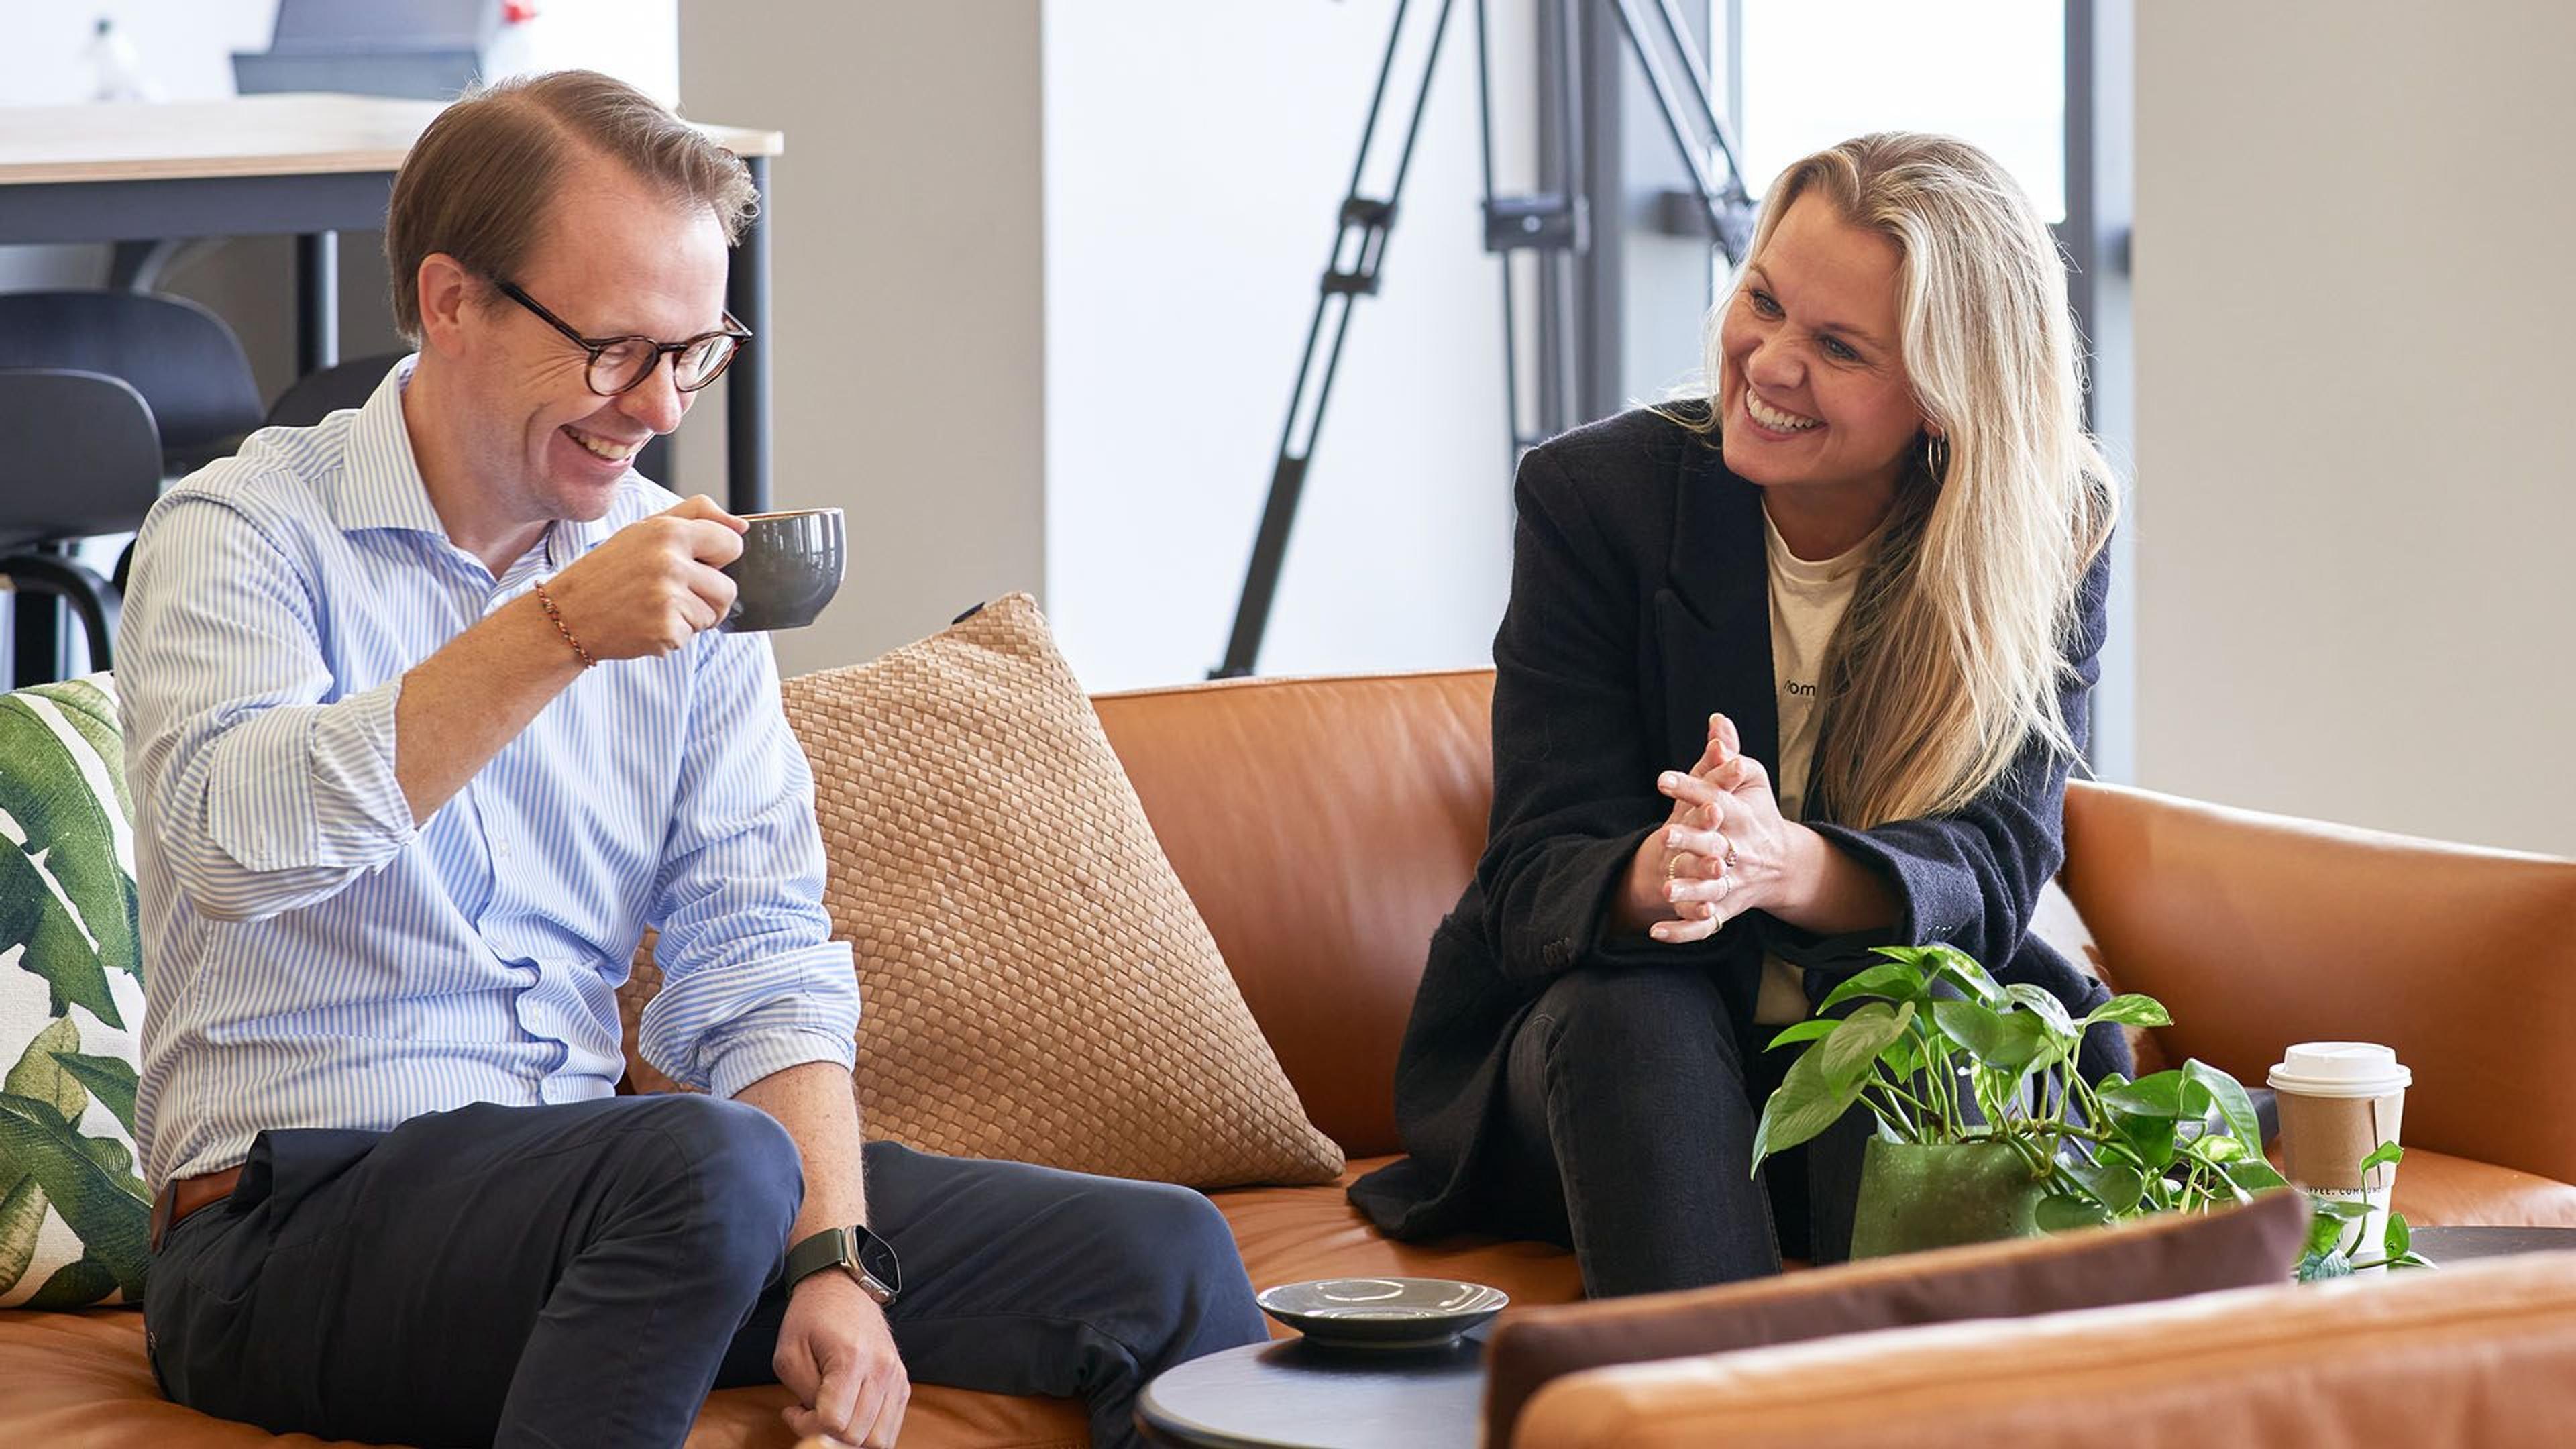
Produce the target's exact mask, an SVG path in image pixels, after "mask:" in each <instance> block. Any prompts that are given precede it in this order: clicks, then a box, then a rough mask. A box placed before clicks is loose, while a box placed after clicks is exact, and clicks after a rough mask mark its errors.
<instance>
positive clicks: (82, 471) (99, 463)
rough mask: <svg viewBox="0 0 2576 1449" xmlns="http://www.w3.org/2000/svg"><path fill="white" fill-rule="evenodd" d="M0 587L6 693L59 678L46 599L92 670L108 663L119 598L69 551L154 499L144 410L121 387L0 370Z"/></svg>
mask: <svg viewBox="0 0 2576 1449" xmlns="http://www.w3.org/2000/svg"><path fill="white" fill-rule="evenodd" d="M0 437H5V438H7V439H8V444H7V446H5V447H0V578H6V579H7V580H8V581H9V583H10V585H11V586H12V587H13V588H14V589H15V590H16V594H17V598H16V604H17V608H16V611H15V612H16V614H17V620H16V634H17V645H18V647H17V651H16V654H17V657H16V666H15V668H14V670H13V673H14V674H15V675H16V678H15V679H14V680H13V681H12V687H13V688H14V687H16V686H18V685H26V684H40V683H43V682H45V681H46V680H49V679H53V678H57V677H59V675H60V674H61V672H62V667H63V661H62V658H61V649H60V646H59V644H58V642H57V641H58V639H59V637H60V630H59V628H58V627H57V624H56V619H55V611H54V607H53V605H52V603H51V600H53V599H60V600H61V601H62V602H63V603H64V604H65V605H66V606H68V607H69V608H70V609H71V611H72V613H73V614H74V615H76V616H77V617H78V618H79V620H80V624H81V628H82V631H83V632H84V633H85V634H86V635H87V636H88V640H89V667H90V668H92V669H108V668H112V667H114V664H115V653H114V650H115V639H116V620H117V613H118V610H119V608H120V606H121V602H122V599H123V592H122V591H121V590H120V589H119V588H118V587H117V586H116V585H115V584H112V583H110V582H108V581H107V580H106V579H103V578H100V577H99V576H98V573H97V571H96V570H94V569H91V568H89V567H87V566H86V565H84V564H82V563H81V562H80V561H79V560H78V559H75V558H73V557H72V556H71V548H70V546H71V544H72V543H73V542H74V541H76V540H79V539H83V538H92V537H96V536H98V535H100V534H111V533H130V532H132V531H133V530H134V529H135V528H136V527H138V526H140V525H141V524H142V522H143V515H144V514H146V513H148V512H150V511H151V509H152V504H153V501H154V500H155V499H157V498H159V497H160V495H161V440H160V435H159V432H158V430H157V429H155V428H154V426H153V421H152V408H151V406H150V405H149V404H147V403H146V402H144V400H143V396H142V394H141V393H139V392H137V391H135V389H134V388H133V386H132V385H131V384H129V383H127V382H126V381H125V380H124V379H122V378H117V377H109V376H107V375H105V374H103V373H96V372H83V371H78V370H75V369H71V368H58V367H40V368H0Z"/></svg>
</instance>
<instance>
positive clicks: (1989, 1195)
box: [1851, 1137, 2047, 1258]
mask: <svg viewBox="0 0 2576 1449" xmlns="http://www.w3.org/2000/svg"><path fill="white" fill-rule="evenodd" d="M2046 1193H2047V1184H2046V1183H2045V1182H2044V1181H2041V1180H2039V1179H2035V1178H2033V1177H2032V1176H2031V1172H2030V1163H2029V1162H2028V1161H2027V1160H2026V1159H2024V1158H2023V1157H2022V1156H2021V1155H2020V1154H2018V1153H2016V1152H2014V1151H2013V1150H2012V1149H2011V1148H2009V1147H2004V1146H2000V1145H1998V1144H1995V1143H1991V1142H1963V1143H1941V1144H1938V1145H1935V1146H1930V1147H1925V1146H1918V1145H1916V1144H1914V1143H1910V1142H1890V1141H1887V1140H1886V1139H1884V1138H1877V1137H1873V1138H1871V1139H1870V1142H1869V1146H1868V1147H1867V1148H1866V1149H1865V1150H1864V1151H1863V1153H1862V1155H1861V1165H1860V1203H1859V1205H1858V1206H1857V1207H1856V1208H1855V1209H1854V1210H1853V1215H1852V1245H1851V1251H1852V1256H1853V1257H1855V1258H1883V1257H1885V1256H1887V1255H1888V1254H1890V1253H1911V1252H1916V1251H1918V1250H1920V1249H1924V1248H1946V1247H1949V1246H1951V1245H1953V1244H1956V1243H1989V1242H1993V1241H1995V1240H1997V1239H1999V1238H2035V1237H2037V1236H2039V1224H2038V1222H2037V1221H2036V1220H2035V1219H2034V1217H2033V1214H2034V1213H2035V1212H2036V1211H2037V1210H2038V1207H2039V1200H2040V1199H2041V1198H2042V1197H2043V1196H2045V1195H2046Z"/></svg>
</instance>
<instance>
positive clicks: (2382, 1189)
mask: <svg viewBox="0 0 2576 1449" xmlns="http://www.w3.org/2000/svg"><path fill="white" fill-rule="evenodd" d="M2414 1080H2415V1074H2414V1073H2413V1072H2410V1071H2408V1070H2407V1069H2406V1068H2405V1067H2403V1066H2400V1065H2399V1064H2398V1061H2397V1053H2396V1052H2394V1051H2391V1050H2390V1049H2388V1048H2387V1047H2384V1046H2379V1045H2377V1044H2375V1043H2372V1042H2366V1041H2311V1042H2301V1043H2300V1044H2298V1045H2297V1046H2294V1047H2292V1048H2290V1049H2289V1050H2288V1051H2287V1052H2284V1053H2282V1056H2281V1060H2280V1062H2279V1064H2278V1065H2276V1066H2274V1067H2273V1068H2272V1074H2271V1077H2270V1082H2271V1086H2272V1090H2273V1092H2274V1093H2275V1094H2276V1095H2277V1096H2278V1097H2279V1099H2280V1103H2281V1156H2282V1162H2283V1166H2284V1167H2285V1168H2286V1169H2287V1170H2288V1175H2289V1178H2290V1180H2291V1181H2292V1182H2295V1183H2297V1184H2298V1185H2299V1186H2301V1187H2304V1188H2306V1189H2307V1190H2308V1191H2310V1192H2312V1193H2315V1194H2317V1195H2318V1196H2320V1197H2330V1198H2346V1199H2359V1200H2362V1201H2365V1202H2367V1203H2369V1204H2370V1208H2371V1215H2370V1221H2369V1223H2368V1224H2367V1226H2366V1227H2365V1228H2364V1232H2365V1233H2366V1234H2367V1236H2365V1237H2364V1238H2363V1239H2362V1241H2364V1242H2367V1243H2376V1242H2378V1241H2379V1238H2378V1234H2379V1233H2380V1232H2381V1231H2382V1230H2383V1229H2384V1228H2385V1226H2386V1223H2387V1219H2388V1195H2389V1192H2390V1190H2391V1189H2392V1188H2394V1187H2395V1186H2396V1183H2397V1167H2396V1164H2394V1163H2383V1164H2381V1165H2380V1166H2378V1167H2374V1168H2372V1169H2371V1170H2370V1173H2369V1175H2368V1177H2367V1178H2366V1179H2365V1177H2364V1176H2363V1174H2362V1171H2361V1160H2362V1159H2363V1158H2365V1157H2368V1156H2369V1155H2370V1154H2371V1153H2373V1152H2375V1151H2377V1150H2378V1149H2379V1144H2381V1143H2383V1142H2395V1141H2398V1140H2399V1138H2398V1136H2397V1131H2398V1120H2399V1118H2400V1117H2401V1115H2403V1113H2404V1111H2405V1107H2406V1088H2407V1086H2408V1085H2409V1084H2410V1083H2412V1082H2413V1081H2414Z"/></svg>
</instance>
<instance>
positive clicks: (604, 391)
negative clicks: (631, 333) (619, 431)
mask: <svg viewBox="0 0 2576 1449" xmlns="http://www.w3.org/2000/svg"><path fill="white" fill-rule="evenodd" d="M493 285H494V286H496V287H499V288H500V289H501V295H502V296H504V297H507V298H509V299H510V300H511V301H513V302H516V303H518V304H519V305H520V306H522V307H525V308H527V309H528V310H529V311H531V312H534V313H536V314H537V315H538V316H539V317H542V318H544V319H545V322H546V325H547V326H549V327H552V328H553V329H555V330H556V331H557V332H560V333H562V334H563V335H564V336H566V337H569V338H571V339H572V341H573V345H575V346H577V347H579V348H580V349H581V350H582V351H584V352H587V353H589V354H590V369H589V371H588V372H586V373H585V374H584V375H583V378H582V380H583V381H584V382H587V383H589V384H590V390H591V391H592V392H595V393H597V394H599V395H600V396H601V397H615V396H617V395H618V394H619V393H623V392H633V391H634V390H635V389H637V388H639V387H642V386H643V385H644V379H646V378H648V377H651V376H652V375H653V369H654V368H656V367H659V366H661V365H662V358H663V357H664V355H666V354H667V355H668V356H669V357H670V359H671V386H673V387H675V388H677V389H679V390H680V391H682V392H696V391H697V390H698V389H699V388H702V387H705V386H706V385H707V384H708V383H711V382H713V381H715V380H716V379H717V378H719V377H722V376H723V375H724V370H725V368H727V367H728V366H730V365H732V363H733V355H734V354H735V353H736V352H739V351H741V350H742V345H743V344H744V343H746V342H749V341H750V340H751V332H750V330H749V329H747V328H745V327H744V326H743V325H742V324H741V323H740V322H737V321H735V320H734V315H733V314H732V313H731V312H727V313H724V314H723V316H724V324H725V325H724V326H723V327H722V328H720V329H718V330H716V331H714V332H701V333H699V334H698V335H697V336H695V337H692V338H689V339H687V340H686V341H682V342H656V341H654V340H653V339H652V338H650V337H584V336H582V335H581V334H580V333H578V332H575V331H574V330H573V329H572V326H571V324H569V323H567V322H565V321H564V319H562V318H561V317H558V316H556V315H555V314H554V313H552V312H549V311H547V310H546V309H545V308H543V307H541V306H539V305H537V299H536V298H534V297H531V296H529V295H528V294H527V293H525V292H522V291H520V290H519V289H518V287H517V286H515V285H513V284H511V283H509V282H504V281H501V280H499V279H498V278H495V279H494V281H493Z"/></svg>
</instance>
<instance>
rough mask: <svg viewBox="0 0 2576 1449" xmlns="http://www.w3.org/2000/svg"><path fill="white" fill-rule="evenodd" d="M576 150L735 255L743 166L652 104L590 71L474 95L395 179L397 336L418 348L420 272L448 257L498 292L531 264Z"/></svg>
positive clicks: (391, 256) (748, 203) (746, 198)
mask: <svg viewBox="0 0 2576 1449" xmlns="http://www.w3.org/2000/svg"><path fill="white" fill-rule="evenodd" d="M578 150H588V151H592V152H596V153H598V154H600V155H603V156H606V157H609V158H611V159H613V160H615V161H616V162H618V163H619V164H621V165H623V166H624V167H625V168H626V169H627V170H628V171H629V172H631V173H633V174H634V175H635V176H636V177H638V178H640V179H642V180H643V181H645V182H646V183H647V184H649V185H652V186H655V187H658V188H659V189H660V190H661V191H662V192H663V193H664V194H665V195H667V196H669V197H670V199H671V200H672V201H673V202H674V203H676V204H679V205H683V206H687V205H697V206H703V207H705V208H706V209H707V210H708V211H710V212H712V213H714V215H715V218H716V221H717V223H718V224H720V225H721V226H723V228H724V234H725V242H726V244H727V245H731V244H732V243H733V242H735V241H736V240H739V239H740V237H741V235H742V228H743V225H744V224H745V223H746V222H748V221H749V220H750V219H751V214H752V211H753V208H754V207H755V206H756V205H757V204H758V201H759V194H758V193H757V192H756V191H755V190H754V189H753V187H752V184H751V175H750V173H749V172H748V171H747V170H746V169H745V168H744V167H743V164H742V162H741V160H740V159H739V158H737V157H735V155H734V154H733V153H732V152H730V151H727V150H726V149H725V148H724V147H722V146H720V145H718V144H717V143H715V142H714V141H711V140H708V139H707V138H706V137H705V136H704V135H702V134H700V133H699V132H698V130H697V129H696V128H694V127H692V126H690V125H689V124H688V123H687V122H685V121H683V120H681V119H680V118H679V117H678V116H675V115H673V114H672V113H671V111H670V109H669V108H668V107H666V106H664V105H663V104H662V103H661V102H659V101H656V100H654V99H653V98H652V97H651V96H648V95H646V94H644V93H643V92H642V91H639V90H637V89H635V88H634V87H633V86H630V85H628V84H626V83H625V82H624V81H621V80H616V79H614V78H612V77H609V76H604V75H601V74H600V73H598V72H597V71H588V70H561V71H555V72H553V73H551V74H548V75H539V76H528V77H524V78H521V79H517V80H505V81H501V82H498V83H497V84H493V85H488V86H478V87H476V88H475V89H473V90H471V91H469V92H467V93H466V95H465V97H464V99H462V100H460V101H458V102H457V103H456V104H454V105H452V106H449V107H448V108H447V109H446V110H444V111H441V112H439V114H438V118H437V119H436V120H434V121H431V122H430V123H429V129H428V130H425V131H423V132H421V135H420V140H419V141H417V142H415V143H414V144H413V146H412V148H411V154H410V156H409V157H407V158H405V160H404V161H403V165H402V171H401V172H400V173H399V174H398V175H396V176H395V177H394V195H393V204H392V205H391V206H390V207H389V208H388V209H387V211H386V215H385V261H386V263H387V264H388V266H389V268H390V270H391V272H392V280H393V294H394V295H393V302H394V325H395V326H396V327H397V328H399V329H400V330H401V332H402V335H403V336H404V337H406V338H408V339H410V340H411V341H412V342H414V343H418V342H419V341H420V264H421V262H422V260H423V259H425V258H426V257H428V256H429V255H430V254H431V253H433V252H445V253H447V254H448V255H449V256H452V257H454V258H456V260H457V261H458V262H460V263H462V264H463V265H464V266H465V268H466V269H467V270H468V271H471V272H474V273H476V274H478V275H480V276H482V277H484V278H486V279H490V280H501V279H506V278H508V277H510V276H511V274H512V273H513V272H514V271H515V270H516V269H517V268H518V267H519V266H520V265H521V264H522V263H523V262H524V261H525V260H526V258H527V254H528V249H529V248H530V247H531V246H532V245H534V244H535V242H536V239H537V237H538V236H539V235H540V233H541V232H542V231H543V229H544V227H545V225H546V217H547V213H548V206H549V204H550V203H551V202H552V200H553V199H554V197H555V195H556V193H557V192H559V191H560V190H562V189H563V182H564V176H565V173H566V172H567V171H568V170H569V169H570V168H571V165H572V164H573V161H574V159H575V155H576V152H577V151H578Z"/></svg>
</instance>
